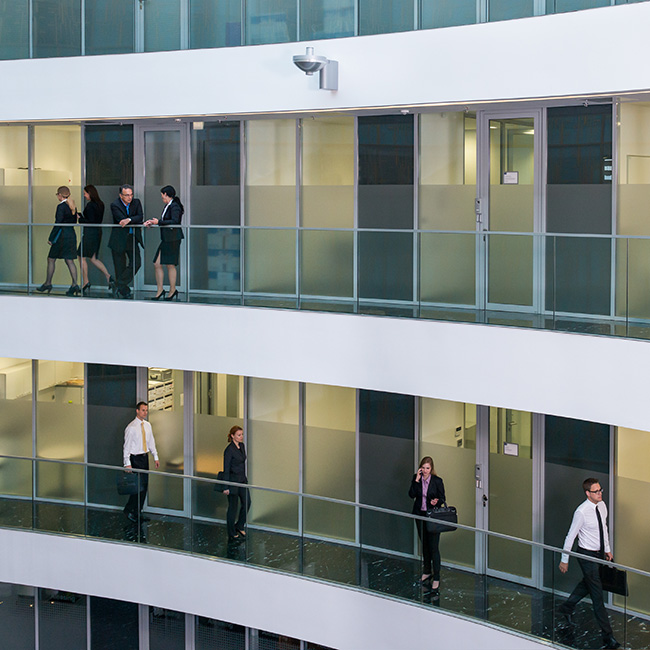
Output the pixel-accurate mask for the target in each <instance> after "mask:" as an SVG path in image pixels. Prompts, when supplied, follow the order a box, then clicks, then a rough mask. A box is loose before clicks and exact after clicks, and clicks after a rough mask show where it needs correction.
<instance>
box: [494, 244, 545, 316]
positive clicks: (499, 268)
mask: <svg viewBox="0 0 650 650" xmlns="http://www.w3.org/2000/svg"><path fill="white" fill-rule="evenodd" d="M487 241H488V251H487V256H488V261H487V274H488V275H487V283H486V284H487V301H488V303H489V304H491V305H513V306H518V307H532V305H533V279H534V276H533V271H534V263H533V246H534V239H533V236H532V235H526V234H524V235H510V234H508V235H504V234H500V233H490V234H489V235H488V237H487Z"/></svg>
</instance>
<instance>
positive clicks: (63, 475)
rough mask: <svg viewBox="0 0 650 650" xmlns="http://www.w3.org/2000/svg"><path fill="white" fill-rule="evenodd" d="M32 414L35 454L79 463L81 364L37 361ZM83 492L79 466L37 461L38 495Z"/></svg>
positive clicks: (81, 457) (77, 497)
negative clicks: (35, 395) (33, 411)
mask: <svg viewBox="0 0 650 650" xmlns="http://www.w3.org/2000/svg"><path fill="white" fill-rule="evenodd" d="M36 414H37V415H36V456H37V457H38V458H53V459H56V460H70V461H78V462H83V460H84V365H83V363H75V362H72V361H39V362H38V400H37V405H36ZM83 493H84V472H83V467H82V466H79V465H60V464H56V463H38V466H37V494H38V496H41V497H51V498H57V499H75V500H83Z"/></svg>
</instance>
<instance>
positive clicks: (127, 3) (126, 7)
mask: <svg viewBox="0 0 650 650" xmlns="http://www.w3.org/2000/svg"><path fill="white" fill-rule="evenodd" d="M135 7H136V4H135V3H134V2H133V0H85V4H84V11H85V20H86V25H85V27H86V30H85V38H86V51H85V53H86V54H123V53H128V52H134V51H135Z"/></svg>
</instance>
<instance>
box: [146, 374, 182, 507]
mask: <svg viewBox="0 0 650 650" xmlns="http://www.w3.org/2000/svg"><path fill="white" fill-rule="evenodd" d="M148 390H149V392H148V401H149V422H151V427H152V428H153V433H154V437H155V440H156V449H157V450H158V455H159V456H160V469H159V471H161V472H170V473H172V474H182V473H183V469H184V466H185V465H184V457H183V410H184V403H185V393H184V388H183V371H182V370H173V369H171V368H149V377H148ZM152 458H153V457H150V459H149V468H150V469H155V468H154V467H153V460H152ZM148 503H149V505H150V506H153V507H154V508H171V509H174V510H182V509H183V482H182V481H179V480H167V479H165V478H164V477H157V476H152V477H151V479H150V481H149V496H148Z"/></svg>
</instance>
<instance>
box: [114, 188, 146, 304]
mask: <svg viewBox="0 0 650 650" xmlns="http://www.w3.org/2000/svg"><path fill="white" fill-rule="evenodd" d="M111 214H112V215H113V223H114V224H115V225H116V226H117V225H119V226H120V228H111V238H110V239H109V241H108V247H109V248H110V249H111V252H112V253H113V265H114V267H115V285H116V286H115V289H116V293H117V296H118V297H119V298H130V297H131V289H130V288H129V284H130V283H131V280H133V276H134V275H135V274H136V273H137V272H138V270H139V269H140V265H141V264H142V261H141V259H140V246H142V247H143V248H144V244H143V243H142V233H141V232H140V228H132V227H131V225H132V224H141V223H143V221H144V212H143V211H142V204H141V203H140V200H139V199H134V198H133V187H131V185H121V186H120V195H119V197H118V198H117V199H116V200H115V201H113V203H111Z"/></svg>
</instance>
